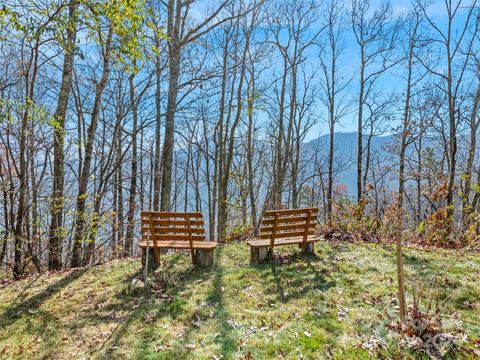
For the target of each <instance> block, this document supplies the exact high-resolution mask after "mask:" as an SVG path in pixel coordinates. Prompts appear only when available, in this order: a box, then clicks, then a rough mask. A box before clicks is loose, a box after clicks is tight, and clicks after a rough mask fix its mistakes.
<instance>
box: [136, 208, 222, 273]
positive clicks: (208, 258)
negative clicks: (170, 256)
mask: <svg viewBox="0 0 480 360" xmlns="http://www.w3.org/2000/svg"><path fill="white" fill-rule="evenodd" d="M141 217H142V228H141V230H142V238H141V240H140V242H139V246H140V247H141V248H142V251H143V256H142V259H144V258H145V254H146V249H147V241H148V248H149V262H150V263H152V267H153V268H156V267H158V265H159V264H160V249H174V250H190V253H191V256H192V263H193V264H194V265H204V266H208V265H212V264H213V258H214V250H215V248H216V247H217V243H216V242H213V241H205V227H204V220H203V215H202V213H200V212H186V213H181V212H161V211H142V213H141Z"/></svg>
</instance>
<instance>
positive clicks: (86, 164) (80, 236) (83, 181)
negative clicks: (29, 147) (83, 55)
mask: <svg viewBox="0 0 480 360" xmlns="http://www.w3.org/2000/svg"><path fill="white" fill-rule="evenodd" d="M112 30H113V29H112V26H111V27H110V29H109V31H108V35H107V39H106V43H105V50H104V54H103V69H102V76H101V78H100V81H99V82H98V83H97V86H96V88H95V100H94V103H93V109H92V115H91V120H90V126H89V127H88V130H87V140H86V144H85V155H84V159H83V165H82V172H81V174H80V178H79V182H78V196H77V205H76V216H77V218H76V221H75V235H74V238H73V248H72V263H71V265H72V267H79V266H80V265H81V263H82V259H81V250H82V244H83V241H84V240H85V236H86V231H85V230H86V229H85V228H86V219H85V208H86V201H87V185H88V179H89V177H90V168H91V165H92V156H93V144H94V140H95V132H96V130H97V125H98V119H99V116H100V104H101V101H102V95H103V91H104V89H105V86H106V85H107V80H108V77H109V74H110V52H111V47H110V45H111V41H112Z"/></svg>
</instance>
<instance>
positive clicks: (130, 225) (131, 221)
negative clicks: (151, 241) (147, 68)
mask: <svg viewBox="0 0 480 360" xmlns="http://www.w3.org/2000/svg"><path fill="white" fill-rule="evenodd" d="M133 66H134V67H135V62H134V63H133ZM134 77H135V75H134V74H133V73H132V74H131V75H130V77H129V85H130V106H131V109H132V168H131V174H130V176H131V178H130V195H129V199H128V212H127V232H126V235H125V249H124V251H123V255H124V256H131V251H132V245H133V232H134V229H135V199H136V196H137V131H138V114H137V100H136V99H135V86H134V83H133V79H134Z"/></svg>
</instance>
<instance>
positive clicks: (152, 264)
mask: <svg viewBox="0 0 480 360" xmlns="http://www.w3.org/2000/svg"><path fill="white" fill-rule="evenodd" d="M153 252H154V249H152V248H149V249H148V269H147V271H148V272H152V271H155V270H157V269H158V266H159V264H158V263H157V261H156V260H155V254H154V253H153ZM146 254H147V249H146V248H142V268H145V259H146Z"/></svg>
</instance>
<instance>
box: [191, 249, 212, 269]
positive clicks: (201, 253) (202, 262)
mask: <svg viewBox="0 0 480 360" xmlns="http://www.w3.org/2000/svg"><path fill="white" fill-rule="evenodd" d="M193 254H194V259H195V262H194V265H195V266H212V265H213V259H214V250H213V249H212V250H199V249H197V250H194V253H193Z"/></svg>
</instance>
